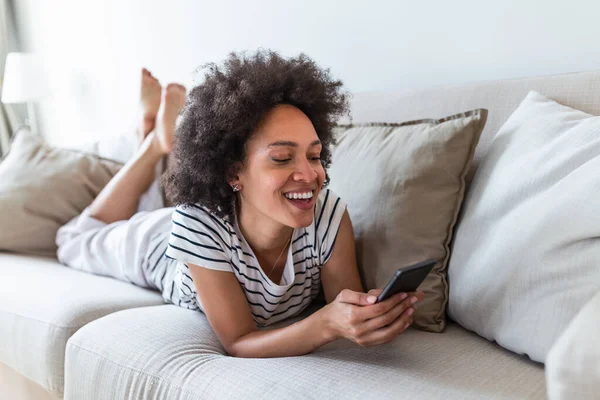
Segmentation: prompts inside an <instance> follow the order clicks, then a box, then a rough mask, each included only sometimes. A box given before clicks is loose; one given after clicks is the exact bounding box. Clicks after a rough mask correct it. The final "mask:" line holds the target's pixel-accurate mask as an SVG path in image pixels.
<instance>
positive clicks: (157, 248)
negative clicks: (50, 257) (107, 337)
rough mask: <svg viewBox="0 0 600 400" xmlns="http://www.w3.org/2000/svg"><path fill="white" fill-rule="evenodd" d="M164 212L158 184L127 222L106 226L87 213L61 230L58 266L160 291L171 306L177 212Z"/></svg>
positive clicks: (57, 240)
mask: <svg viewBox="0 0 600 400" xmlns="http://www.w3.org/2000/svg"><path fill="white" fill-rule="evenodd" d="M162 206H163V201H162V196H161V194H160V190H159V186H158V181H156V180H155V181H154V183H153V184H152V185H151V187H150V188H149V189H148V191H147V192H146V193H144V195H143V196H142V197H141V198H140V202H139V203H138V211H137V212H136V214H134V215H133V216H132V217H131V218H130V219H128V220H122V221H116V222H113V223H111V224H106V223H105V222H102V221H100V220H98V219H96V218H93V217H91V216H90V215H89V207H86V208H85V209H84V210H83V212H82V213H81V214H80V215H78V216H76V217H75V218H73V219H72V220H71V221H69V222H68V223H67V224H65V225H64V226H62V227H61V228H60V229H59V230H58V232H57V234H56V244H57V246H58V251H57V256H58V260H59V261H60V262H61V263H62V264H64V265H67V266H69V267H72V268H75V269H78V270H81V271H86V272H89V273H93V274H97V275H104V276H110V277H113V278H116V279H119V280H121V281H125V282H130V283H133V284H134V285H137V286H141V287H145V288H150V289H157V290H159V291H160V292H161V293H163V298H164V299H165V300H166V301H167V302H171V301H170V300H171V298H172V296H173V293H172V291H173V288H172V286H173V285H172V280H173V275H174V273H175V263H176V262H175V261H174V260H172V259H169V258H167V257H164V254H165V252H166V249H167V245H168V241H169V235H170V232H171V214H172V212H173V209H174V207H167V208H164V207H162ZM169 289H170V291H171V293H170V294H169V293H167V292H168V291H169Z"/></svg>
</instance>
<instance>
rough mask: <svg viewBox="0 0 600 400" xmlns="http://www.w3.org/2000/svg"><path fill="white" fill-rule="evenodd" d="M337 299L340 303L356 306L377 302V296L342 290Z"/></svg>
mask: <svg viewBox="0 0 600 400" xmlns="http://www.w3.org/2000/svg"><path fill="white" fill-rule="evenodd" d="M338 297H339V300H340V301H341V302H342V303H348V304H354V305H357V306H367V305H371V304H373V303H375V301H377V296H374V295H372V294H368V293H361V292H355V291H354V290H350V289H344V290H342V291H341V292H340V294H339V295H338Z"/></svg>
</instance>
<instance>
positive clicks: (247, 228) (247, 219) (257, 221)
mask: <svg viewBox="0 0 600 400" xmlns="http://www.w3.org/2000/svg"><path fill="white" fill-rule="evenodd" d="M236 214H237V215H236V217H237V222H238V226H239V228H240V231H241V232H242V235H244V238H245V239H246V241H247V242H248V244H249V245H250V247H252V250H253V251H254V253H255V254H256V255H257V256H258V255H260V256H261V257H264V258H276V257H278V256H279V254H281V252H282V250H283V249H284V246H285V247H287V245H288V244H291V240H290V239H291V236H292V234H293V232H294V228H292V227H290V226H287V225H283V224H281V223H279V222H277V221H274V220H273V219H271V218H269V217H268V216H265V215H262V214H259V213H251V212H248V211H247V210H244V209H242V208H241V207H239V204H238V205H236ZM282 257H283V256H282Z"/></svg>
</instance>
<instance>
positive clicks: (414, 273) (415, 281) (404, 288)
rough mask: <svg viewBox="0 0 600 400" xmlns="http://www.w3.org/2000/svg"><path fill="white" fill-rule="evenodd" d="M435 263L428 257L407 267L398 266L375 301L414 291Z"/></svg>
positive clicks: (435, 261)
mask: <svg viewBox="0 0 600 400" xmlns="http://www.w3.org/2000/svg"><path fill="white" fill-rule="evenodd" d="M436 263H437V260H434V259H429V260H425V261H421V262H418V263H416V264H412V265H409V266H408V267H402V268H398V271H396V273H395V274H394V276H392V279H390V281H389V282H388V284H387V285H386V286H385V288H384V289H383V292H381V294H380V295H379V297H377V301H376V302H375V303H379V302H380V301H384V300H385V299H387V298H389V297H391V296H393V295H395V294H396V293H400V292H414V291H415V290H417V288H418V287H419V285H421V283H422V282H423V281H424V280H425V278H426V277H427V274H429V272H430V271H431V269H432V268H433V267H434V265H435V264H436Z"/></svg>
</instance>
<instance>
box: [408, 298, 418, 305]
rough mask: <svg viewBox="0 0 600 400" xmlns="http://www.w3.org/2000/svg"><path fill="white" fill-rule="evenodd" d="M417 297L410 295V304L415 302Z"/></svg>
mask: <svg viewBox="0 0 600 400" xmlns="http://www.w3.org/2000/svg"><path fill="white" fill-rule="evenodd" d="M418 300H419V299H417V298H416V297H411V298H410V302H411V304H415V303H416V302H417V301H418Z"/></svg>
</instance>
